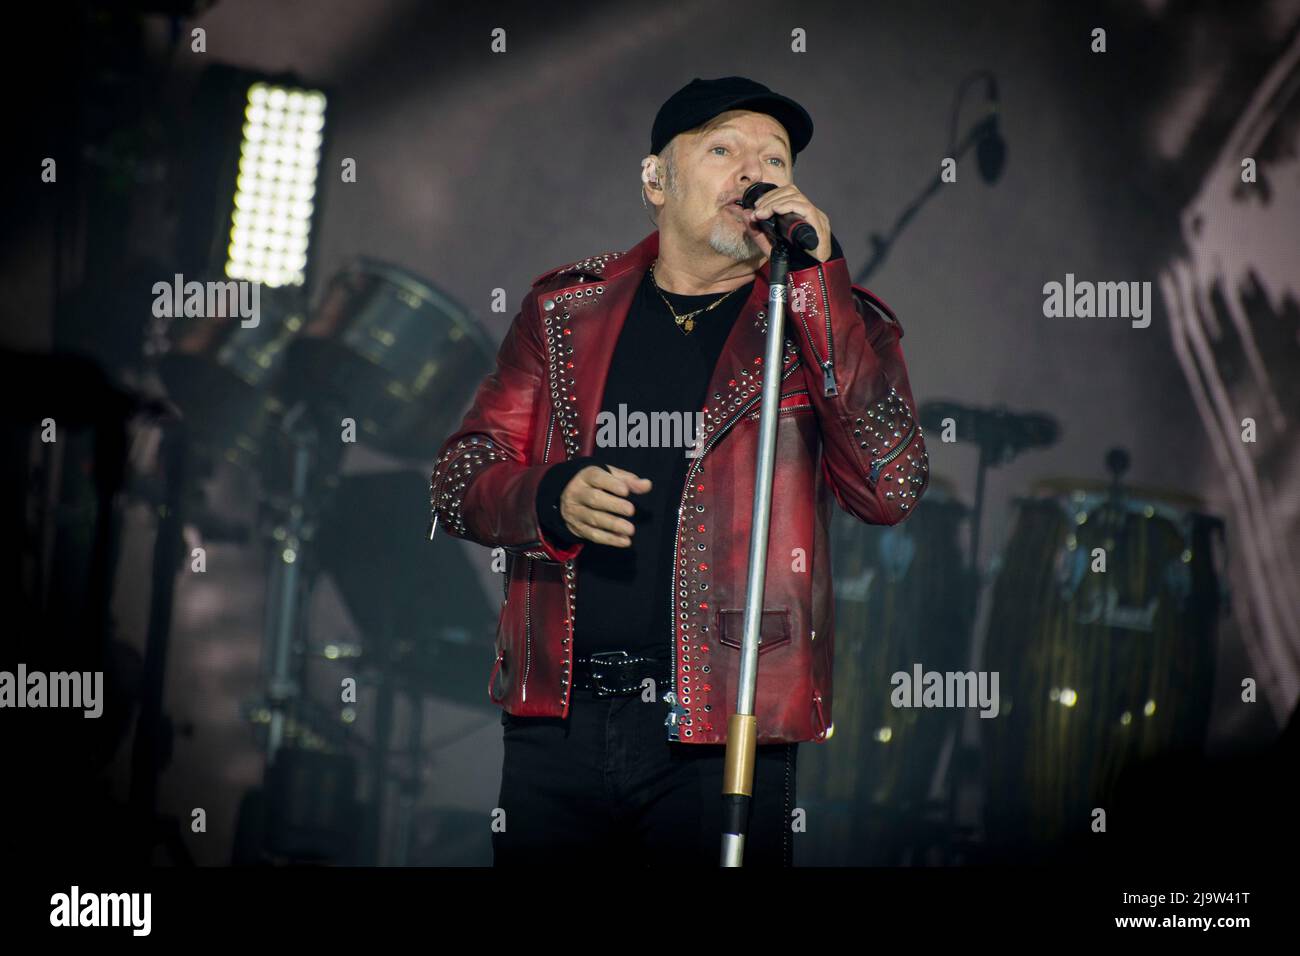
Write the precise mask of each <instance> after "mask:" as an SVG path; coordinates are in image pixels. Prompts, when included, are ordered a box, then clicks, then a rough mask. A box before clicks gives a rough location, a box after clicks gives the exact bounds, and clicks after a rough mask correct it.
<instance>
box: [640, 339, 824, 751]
mask: <svg viewBox="0 0 1300 956" xmlns="http://www.w3.org/2000/svg"><path fill="white" fill-rule="evenodd" d="M798 367H799V362H798V361H795V363H794V364H793V365H791V366H790V367H789V368H788V369H787V370H786V371H784V372H782V373H781V381H783V382H784V381H785V380H786V379H787V378H789V377H790V376H791V375H793V374H794V370H795V369H797V368H798ZM762 400H763V390H762V389H761V388H760V389H759V390H758V394H756V395H755V396H754V397H753V398H751V399H750V400H749V401H748V402H746V403H745V404H744V405H742V406H741V407H740V408H739V409H738V410H737V411H736V413H735V414H734V415H733V416H732V417H731V418H730V419H729V420H728V421H727V422H725V423H724V424H723V425H722V427H721V428H719V429H718V430H717V431H715V432H714V433H713V437H712V438H710V439H708V440H707V441H705V443H704V447H702V448H701V449H700V453H699V454H698V455H696V456H695V460H694V461H693V462H691V466H690V468H688V469H687V470H686V481H685V482H684V483H683V485H682V497H681V498H680V499H679V500H678V502H677V523H676V525H675V526H674V528H673V574H672V586H673V587H672V591H671V592H670V593H669V596H668V620H669V622H670V623H671V624H672V628H673V632H672V645H671V650H672V672H673V673H672V686H671V688H670V689H669V691H668V693H667V694H665V695H664V701H665V703H667V704H668V706H669V708H670V709H669V711H668V719H667V720H666V721H664V723H665V725H666V726H667V727H668V739H669V740H670V741H679V742H680V740H681V719H682V718H683V717H685V716H686V708H685V707H683V706H682V705H681V704H680V703H679V702H678V700H677V573H678V572H677V548H678V546H679V543H680V541H681V534H682V515H683V514H684V513H685V511H686V489H687V488H689V487H690V484H691V482H692V481H694V480H695V472H696V470H697V469H698V468H699V466H700V462H702V461H703V460H704V456H705V455H707V454H708V453H709V449H711V448H712V447H713V446H714V445H716V444H717V443H718V439H720V438H721V437H722V436H723V435H724V434H726V433H727V431H728V430H729V429H730V428H731V426H732V425H734V424H736V422H738V421H740V420H741V419H742V418H744V417H745V415H746V414H748V412H749V410H750V409H751V408H753V407H754V405H756V404H757V403H758V402H761V401H762ZM778 404H779V403H778Z"/></svg>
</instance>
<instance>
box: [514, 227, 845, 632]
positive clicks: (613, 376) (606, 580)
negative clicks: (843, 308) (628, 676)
mask: <svg viewBox="0 0 1300 956" xmlns="http://www.w3.org/2000/svg"><path fill="white" fill-rule="evenodd" d="M832 247H833V248H832V253H831V257H832V258H835V257H837V256H839V255H840V254H841V252H840V248H839V244H838V243H837V242H835V241H834V237H833V236H832ZM815 264H816V261H815V260H813V259H811V258H810V257H808V256H806V255H805V254H803V253H797V254H796V255H794V256H792V257H791V270H792V271H793V270H794V269H795V268H807V267H808V266H809V265H815ZM752 291H753V282H752V281H751V282H749V283H747V284H746V285H744V286H742V287H741V288H740V289H738V290H735V291H733V292H732V293H731V295H730V296H728V297H727V299H726V300H725V301H723V302H722V303H721V304H719V305H718V306H717V307H716V308H714V309H712V310H710V311H708V312H702V313H700V314H699V315H697V316H696V317H695V327H694V329H692V331H691V332H690V333H689V334H684V333H683V332H682V330H681V328H680V327H679V326H678V325H677V324H676V323H675V321H674V320H673V315H672V313H671V312H669V311H668V308H667V306H665V304H664V301H663V299H662V298H660V295H659V292H658V291H657V290H656V289H655V286H654V284H653V282H652V280H651V278H650V272H649V270H646V272H645V274H644V275H643V276H642V279H641V284H640V286H639V287H638V289H637V292H636V295H635V296H634V298H633V300H632V304H631V306H630V308H629V310H628V315H627V319H626V321H625V322H624V325H623V329H622V332H621V333H620V334H619V339H618V343H617V345H616V346H615V348H614V355H613V358H612V359H611V361H610V367H609V375H608V377H607V379H606V383H605V394H604V396H603V399H602V402H601V411H602V412H605V413H607V415H605V416H602V419H604V418H609V419H610V420H612V421H614V422H615V423H617V422H618V421H619V406H620V405H623V406H625V408H624V411H623V418H624V420H628V421H630V418H629V416H631V415H632V414H633V413H634V412H641V413H643V414H644V415H645V417H646V419H648V420H651V421H653V420H652V419H650V416H651V414H652V413H654V412H677V413H678V415H677V416H675V417H677V418H679V419H680V420H681V421H682V422H683V424H684V425H685V426H686V428H688V429H689V432H686V434H687V435H694V434H695V429H696V427H697V419H696V417H695V413H696V412H698V411H699V410H700V409H701V408H702V407H703V406H704V405H705V404H706V402H705V392H706V390H707V389H708V387H709V379H710V378H712V376H713V370H714V368H715V367H716V365H717V363H718V356H719V355H720V354H721V353H722V348H723V346H724V345H725V344H726V341H727V336H728V335H729V334H730V332H731V329H732V326H733V325H734V324H735V322H736V319H737V317H738V316H739V314H740V311H741V308H742V307H743V306H744V304H745V302H746V301H747V300H748V298H749V296H750V294H751V292H752ZM664 296H666V297H667V299H668V301H669V302H671V303H672V307H673V309H674V310H675V311H676V313H677V314H678V315H684V314H686V313H688V312H693V311H694V310H696V309H699V308H702V307H704V306H707V305H709V304H710V303H712V302H714V301H715V300H717V299H718V298H719V296H720V293H716V292H714V293H710V294H708V295H694V296H692V295H678V294H676V293H672V292H665V293H664ZM670 420H671V419H670ZM598 424H599V422H598ZM629 431H630V429H629ZM652 431H653V429H652V428H651V427H647V429H646V433H647V439H646V440H647V441H649V440H650V439H649V437H648V436H649V434H650V433H651V432H652ZM626 438H627V435H626V434H624V435H619V438H618V442H617V443H616V444H612V445H610V446H608V447H605V446H602V445H601V444H600V441H601V439H600V435H599V432H598V437H597V444H596V447H595V451H594V454H592V455H591V456H587V457H583V458H575V459H571V460H569V461H565V462H560V463H558V464H556V465H553V466H552V467H551V469H550V470H549V471H548V472H547V473H546V475H545V476H544V477H543V478H542V481H541V483H540V484H539V486H538V491H537V513H538V516H539V520H540V521H541V524H542V528H543V530H544V531H545V533H546V535H547V537H548V538H549V539H550V540H551V541H553V542H556V543H557V544H560V545H561V546H565V547H567V546H571V545H572V544H573V543H575V542H576V541H578V540H579V539H578V538H577V537H575V536H574V535H572V534H570V533H569V530H568V527H567V526H566V525H565V523H564V519H563V518H562V517H561V516H560V513H559V498H560V495H561V493H562V492H563V491H564V488H565V487H566V486H567V485H568V483H569V481H570V480H571V479H572V478H573V476H574V475H576V474H577V473H578V472H579V471H581V470H582V469H583V468H585V467H586V466H588V465H593V464H595V465H602V466H603V465H613V466H615V467H618V468H622V469H624V470H625V471H630V472H632V473H633V474H635V475H637V476H638V477H641V478H649V479H650V481H651V482H652V483H653V484H652V487H651V489H650V491H649V492H646V493H645V494H636V493H633V494H631V495H630V496H629V497H628V500H629V501H631V502H632V504H633V506H634V507H635V508H636V514H635V515H633V516H632V517H631V518H630V519H629V520H631V522H632V524H633V526H634V527H635V528H636V532H635V533H634V534H633V535H632V546H631V547H629V548H616V547H612V546H609V545H602V544H596V543H595V542H593V541H587V542H586V545H585V546H584V547H583V549H582V555H581V557H580V558H579V559H578V561H577V564H576V568H577V575H578V576H577V579H576V589H577V599H578V601H577V603H578V605H579V606H580V607H581V609H582V613H581V614H578V615H577V616H576V618H575V620H576V626H575V630H574V641H573V644H574V651H575V653H577V654H582V655H587V654H591V653H595V652H597V651H609V650H627V651H631V652H641V653H657V654H659V655H661V656H663V657H665V658H667V657H668V656H669V655H670V654H671V644H670V640H671V637H672V630H671V622H672V611H673V604H674V601H675V598H674V595H673V594H672V593H671V592H670V589H671V587H672V560H673V540H674V538H675V536H676V532H677V508H678V506H679V505H680V503H681V495H682V488H683V485H684V483H685V480H686V471H687V469H688V467H689V466H690V464H691V462H692V461H693V459H691V458H688V457H687V455H686V453H687V448H686V447H684V446H675V447H672V446H670V447H645V446H643V447H629V444H628V442H627V441H626Z"/></svg>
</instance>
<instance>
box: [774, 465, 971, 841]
mask: <svg viewBox="0 0 1300 956" xmlns="http://www.w3.org/2000/svg"><path fill="white" fill-rule="evenodd" d="M968 511H969V509H968V508H967V507H966V506H965V505H963V504H961V503H960V502H959V501H958V500H957V498H956V495H955V492H954V489H953V486H952V485H951V484H950V483H949V482H947V481H945V480H944V479H942V478H940V477H938V476H934V475H932V476H931V479H930V484H929V487H928V488H927V490H926V493H925V500H924V502H923V503H922V504H921V506H920V507H918V508H917V509H916V512H915V513H914V514H913V515H911V516H910V517H909V518H908V519H907V520H906V521H904V522H902V523H901V524H897V525H893V526H883V525H867V524H863V523H862V522H861V521H858V520H857V519H855V518H853V517H852V516H851V515H849V514H847V513H845V512H843V511H841V510H839V509H836V511H835V513H834V515H833V516H832V518H831V566H832V581H833V584H834V589H835V685H834V686H835V706H834V721H833V724H832V733H831V736H830V737H829V739H827V740H826V741H824V742H822V743H818V744H806V745H804V746H803V747H801V748H800V749H799V798H800V802H801V803H805V802H806V803H808V804H809V805H810V806H811V807H815V808H817V810H818V811H819V818H818V819H817V821H816V822H815V823H813V822H810V824H809V838H808V840H807V841H806V842H807V843H808V844H810V851H809V862H812V863H816V864H821V865H826V864H839V865H844V864H865V863H883V862H893V860H892V855H893V851H892V850H891V847H890V845H889V844H890V842H891V841H892V840H893V839H894V838H895V837H897V836H899V835H900V834H901V833H903V832H905V830H906V824H907V822H908V821H909V820H917V819H919V816H920V815H921V813H922V808H923V805H924V804H925V801H926V799H927V795H928V792H929V789H930V783H931V778H932V777H933V775H934V771H935V766H936V764H937V762H938V758H939V754H940V751H941V749H942V747H943V744H944V740H945V738H946V737H947V735H948V734H949V732H950V731H951V730H953V729H955V727H956V723H957V721H958V719H959V715H958V714H956V713H954V712H953V711H951V710H942V709H921V708H914V709H900V708H895V707H894V706H893V705H892V704H891V703H890V694H891V692H892V691H893V685H892V684H891V682H890V678H891V675H893V674H894V673H896V672H898V671H904V672H907V673H908V674H910V673H911V672H912V668H913V665H914V664H917V663H920V664H922V665H923V666H924V668H925V669H926V670H935V669H938V670H955V669H964V666H965V665H964V661H965V659H966V654H967V643H968V632H967V630H966V629H965V627H964V626H963V620H964V617H965V615H964V614H963V611H962V607H963V598H962V594H963V581H964V579H965V571H964V567H965V565H964V561H963V557H962V548H961V545H960V543H959V531H960V527H961V523H962V521H963V520H965V518H966V517H967V514H968ZM811 812H813V810H810V813H811Z"/></svg>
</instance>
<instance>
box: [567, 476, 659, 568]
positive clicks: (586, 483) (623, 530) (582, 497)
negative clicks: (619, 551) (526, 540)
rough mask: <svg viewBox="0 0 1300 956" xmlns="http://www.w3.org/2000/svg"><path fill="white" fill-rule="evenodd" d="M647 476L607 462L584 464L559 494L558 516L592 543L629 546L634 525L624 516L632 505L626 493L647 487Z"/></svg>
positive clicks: (632, 509) (641, 491)
mask: <svg viewBox="0 0 1300 956" xmlns="http://www.w3.org/2000/svg"><path fill="white" fill-rule="evenodd" d="M651 484H652V483H651V481H650V479H649V478H639V477H637V476H636V475H634V474H632V472H630V471H624V470H623V469H622V468H615V467H614V466H613V465H610V466H609V470H608V471H606V470H605V469H604V468H602V467H600V466H598V465H588V466H587V467H586V468H584V469H582V471H580V472H578V473H577V474H576V475H574V476H573V478H572V479H571V480H570V481H569V483H568V485H566V486H565V488H564V491H563V492H562V493H561V494H560V517H561V518H563V519H564V524H565V527H567V528H568V529H569V533H570V534H573V535H577V536H578V537H579V538H585V539H586V540H587V541H592V542H595V543H596V544H607V545H609V546H610V547H614V548H630V547H632V535H633V534H634V533H635V531H636V527H635V526H634V525H633V524H632V522H631V521H628V520H627V519H628V518H631V517H632V516H633V515H634V514H636V508H635V507H633V505H632V502H631V501H629V500H628V495H630V494H638V495H643V494H645V493H646V492H647V491H649V490H650V486H651Z"/></svg>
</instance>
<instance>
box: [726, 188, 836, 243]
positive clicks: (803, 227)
mask: <svg viewBox="0 0 1300 956" xmlns="http://www.w3.org/2000/svg"><path fill="white" fill-rule="evenodd" d="M775 188H776V186H775V185H774V184H773V183H754V184H753V185H752V186H750V187H749V188H748V189H746V190H745V194H744V195H743V196H741V197H740V206H741V208H742V209H753V208H754V203H756V202H758V200H759V197H761V196H762V195H763V194H764V193H769V192H771V191H772V190H773V189H775ZM754 221H755V222H756V223H757V224H758V228H760V229H762V230H763V233H764V235H766V236H767V238H768V239H770V240H771V241H772V242H773V243H775V242H776V241H777V239H778V238H779V239H783V240H784V241H785V242H787V243H789V244H790V245H791V246H793V247H795V248H796V249H809V250H811V249H816V248H817V244H818V242H820V240H819V239H818V238H817V230H816V229H814V228H813V226H812V224H811V223H810V222H808V220H807V219H804V218H803V217H802V216H800V215H798V214H797V213H792V212H779V213H774V214H772V215H771V216H768V217H767V218H766V219H756V220H754Z"/></svg>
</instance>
